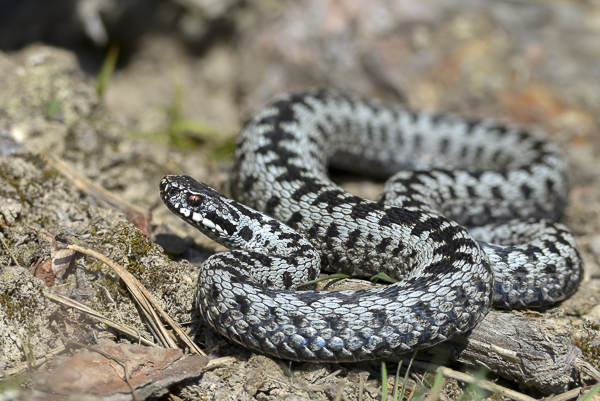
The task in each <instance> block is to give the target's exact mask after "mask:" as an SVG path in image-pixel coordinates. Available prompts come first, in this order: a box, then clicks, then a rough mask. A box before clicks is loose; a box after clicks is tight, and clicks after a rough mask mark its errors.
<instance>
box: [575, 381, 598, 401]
mask: <svg viewBox="0 0 600 401" xmlns="http://www.w3.org/2000/svg"><path fill="white" fill-rule="evenodd" d="M598 392H600V382H598V383H596V385H595V386H594V387H592V388H591V389H590V391H588V392H587V393H585V394H584V395H583V396H581V398H579V399H578V400H577V401H590V400H591V399H592V397H594V396H595V395H596V394H598Z"/></svg>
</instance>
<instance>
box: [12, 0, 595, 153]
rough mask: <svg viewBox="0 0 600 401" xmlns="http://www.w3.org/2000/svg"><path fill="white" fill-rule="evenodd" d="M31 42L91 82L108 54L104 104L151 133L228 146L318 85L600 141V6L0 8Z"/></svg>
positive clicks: (37, 4)
mask: <svg viewBox="0 0 600 401" xmlns="http://www.w3.org/2000/svg"><path fill="white" fill-rule="evenodd" d="M32 43H43V44H48V45H52V46H58V47H62V48H65V49H68V50H70V51H72V52H74V54H75V55H76V56H77V60H78V63H79V65H80V68H81V69H82V70H83V71H85V73H86V74H89V75H90V76H92V77H96V76H98V74H99V73H100V71H101V67H102V65H103V63H105V62H106V60H107V57H114V58H115V59H116V60H113V61H116V69H115V70H114V73H113V74H112V76H110V79H109V80H108V82H107V85H106V91H105V93H104V95H103V101H104V104H105V106H106V108H107V110H108V111H109V112H110V114H112V115H113V116H114V117H115V118H117V119H119V120H120V121H122V122H123V123H125V124H127V126H128V127H130V128H131V129H133V130H136V131H139V132H144V133H159V132H163V131H165V130H168V129H169V125H172V123H173V121H172V120H173V118H174V116H173V115H172V113H176V114H177V116H175V117H176V118H179V119H182V120H185V122H186V124H187V125H186V124H183V126H184V127H183V128H182V131H188V132H187V133H184V136H185V135H188V134H190V133H191V132H196V133H198V134H204V135H207V134H214V133H222V134H224V135H226V134H229V135H233V134H235V132H237V130H238V129H239V126H240V121H242V120H243V119H244V118H246V117H247V116H248V114H249V113H251V112H252V111H255V110H256V109H257V108H258V107H260V106H261V105H262V104H264V103H265V102H266V101H267V100H268V99H269V98H271V97H272V96H274V95H276V94H278V93H281V92H285V91H289V90H294V89H302V88H306V87H314V86H321V87H331V88H336V89H339V90H343V91H346V92H351V93H354V94H359V95H362V96H377V97H381V98H384V99H386V100H389V101H402V102H405V103H407V104H408V105H409V106H410V107H412V108H415V109H426V110H435V111H450V112H456V113H460V114H463V115H468V116H471V117H494V118H498V119H501V120H504V121H511V122H517V123H524V124H535V125H536V126H539V127H540V128H543V129H544V130H546V131H548V132H550V134H551V135H555V134H556V135H559V136H560V137H559V138H557V140H558V141H559V142H563V143H565V144H567V145H577V146H580V145H583V144H585V145H592V146H593V147H596V146H597V144H598V141H597V138H598V130H597V126H598V120H597V113H596V111H597V110H598V106H599V104H600V90H599V89H600V69H599V68H598V60H599V59H600V46H599V43H600V2H598V1H594V0H589V1H577V2H573V1H566V0H552V1H540V0H533V1H521V0H509V1H507V0H490V1H483V2H481V1H469V0H467V1H464V0H460V1H458V0H454V1H453V0H425V1H419V2H414V1H408V0H406V1H403V0H400V1H398V0H356V1H350V0H346V1H344V0H302V1H294V2H280V1H276V0H256V1H245V0H118V1H117V0H56V1H52V2H48V1H45V0H27V1H22V0H2V1H0V49H1V50H2V51H5V52H14V51H18V50H19V49H22V48H24V47H26V46H28V45H30V44H32ZM109 61H111V60H109ZM165 110H167V111H170V112H171V114H169V112H167V111H165ZM193 122H196V123H197V124H193Z"/></svg>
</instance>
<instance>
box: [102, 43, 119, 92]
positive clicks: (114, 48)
mask: <svg viewBox="0 0 600 401" xmlns="http://www.w3.org/2000/svg"><path fill="white" fill-rule="evenodd" d="M118 58H119V46H118V45H111V46H110V47H109V48H108V52H107V53H106V58H104V62H103V63H102V67H100V72H99V73H98V84H97V86H96V92H98V96H99V97H100V98H103V97H104V93H105V92H106V88H107V87H108V83H109V82H110V79H111V77H112V74H113V72H114V71H115V66H116V65H117V59H118Z"/></svg>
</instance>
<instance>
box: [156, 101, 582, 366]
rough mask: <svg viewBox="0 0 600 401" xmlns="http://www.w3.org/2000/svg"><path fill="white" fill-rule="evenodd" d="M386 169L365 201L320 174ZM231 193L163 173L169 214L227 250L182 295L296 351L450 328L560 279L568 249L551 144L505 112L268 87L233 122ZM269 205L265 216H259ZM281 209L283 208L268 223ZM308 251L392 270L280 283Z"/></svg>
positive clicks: (210, 316)
mask: <svg viewBox="0 0 600 401" xmlns="http://www.w3.org/2000/svg"><path fill="white" fill-rule="evenodd" d="M328 165H335V166H337V167H340V168H344V169H350V170H352V171H358V172H361V173H369V174H374V175H377V176H389V175H391V174H393V173H396V172H398V171H400V172H399V173H397V174H396V175H395V176H393V177H392V178H390V180H389V181H388V182H387V184H386V188H385V190H384V193H383V195H382V196H381V198H380V200H379V201H378V202H373V201H369V200H366V199H363V198H361V197H358V196H355V195H352V194H349V193H347V192H345V191H344V190H342V189H341V188H340V187H339V186H337V185H335V184H334V183H333V182H332V181H331V180H330V179H329V178H328V177H327V166H328ZM233 176H234V179H233V184H232V193H233V195H234V197H236V198H237V199H238V200H239V201H240V202H241V203H244V204H245V205H247V206H244V205H242V204H241V203H238V202H235V201H233V200H230V199H228V198H226V197H224V196H223V195H221V194H219V193H218V192H216V191H215V190H213V189H212V188H210V187H208V186H206V185H205V184H201V183H198V182H197V181H195V180H194V179H193V178H191V177H188V176H167V177H165V178H163V180H162V181H161V184H160V189H161V197H162V199H163V201H164V202H165V204H166V205H167V206H168V207H169V209H171V210H172V211H173V212H174V213H175V214H177V215H178V216H180V217H181V218H182V219H184V220H185V221H186V222H188V223H190V224H192V225H193V226H195V227H196V228H198V229H199V230H200V231H202V232H203V233H205V234H206V235H208V236H209V237H211V238H213V239H214V240H216V241H217V242H220V243H222V244H224V245H225V246H227V247H229V248H231V249H232V250H231V251H230V252H225V253H218V254H216V255H213V256H211V257H210V258H209V259H208V260H207V261H206V262H205V263H204V265H203V266H202V268H201V271H200V274H199V278H198V290H197V301H196V302H197V305H198V308H199V310H200V311H201V314H202V315H203V317H204V319H205V320H206V321H207V322H208V323H209V324H210V325H211V326H212V327H213V328H214V329H215V330H217V331H218V332H219V333H221V334H222V335H224V336H226V337H228V338H230V339H231V340H233V341H235V342H237V343H239V344H242V345H244V346H246V347H248V348H251V349H253V350H256V351H259V352H262V353H265V354H269V355H273V356H276V357H280V358H284V359H291V360H297V361H315V362H317V361H334V362H341V361H357V360H364V359H374V358H379V357H385V356H390V355H399V354H403V353H406V352H409V351H412V350H415V349H419V348H424V347H428V346H431V345H433V344H436V343H438V342H441V341H444V340H445V339H447V338H448V337H450V336H452V335H456V334H459V333H464V332H465V331H467V330H469V329H471V328H473V327H474V326H475V325H476V324H477V323H478V322H480V321H481V320H482V319H483V318H484V317H485V315H486V313H487V312H488V310H489V309H490V307H491V306H492V304H494V305H496V306H499V307H505V308H515V307H518V308H524V307H536V306H542V305H546V304H551V303H554V302H557V301H560V300H562V299H564V298H565V297H567V296H568V295H570V294H572V293H573V292H574V291H575V290H576V288H577V286H578V284H579V282H580V280H581V277H582V262H581V258H580V256H579V253H578V251H577V249H576V246H575V242H574V239H573V236H572V235H571V233H570V232H569V231H568V230H567V229H566V228H565V227H564V226H562V225H560V224H558V223H555V221H557V220H558V219H559V218H560V217H561V215H562V213H563V210H564V208H565V204H566V198H567V192H568V185H567V166H566V163H565V161H564V159H563V157H562V155H561V153H560V151H559V149H558V148H557V147H556V146H555V145H553V144H551V143H548V142H546V141H545V140H543V139H541V138H538V137H536V136H534V135H531V134H529V133H527V132H525V131H523V130H522V129H520V128H518V127H512V126H502V125H498V124H495V123H493V122H489V121H466V120H462V119H459V118H456V117H452V116H438V115H430V114H424V113H414V112H411V111H409V110H406V109H404V108H402V107H399V106H396V107H394V106H384V105H382V104H380V103H378V102H376V101H370V100H363V99H356V98H352V97H347V96H344V95H340V94H336V93H333V92H328V91H310V92H302V93H292V94H287V95H283V96H281V97H279V98H277V99H275V100H274V101H273V102H272V103H271V104H269V105H268V106H267V107H265V108H264V109H263V110H262V111H260V112H259V113H257V114H256V115H255V116H254V117H253V118H252V119H251V120H250V121H249V122H248V123H247V124H246V125H245V126H244V128H243V129H242V132H241V134H240V137H239V142H238V147H237V150H236V165H235V168H234V173H233ZM267 215H268V216H271V217H268V216H267ZM282 223H284V224H282ZM321 267H327V268H329V269H333V270H336V271H341V272H347V273H351V274H358V275H372V274H376V273H379V272H385V273H387V274H388V275H390V276H392V277H395V278H397V279H399V280H400V281H399V282H397V283H395V284H392V285H388V286H383V287H380V288H376V289H369V290H357V291H322V292H319V291H293V290H294V289H295V287H296V286H298V285H299V284H301V283H303V282H305V281H307V280H311V279H314V278H315V277H316V276H317V275H318V273H319V271H320V268H321Z"/></svg>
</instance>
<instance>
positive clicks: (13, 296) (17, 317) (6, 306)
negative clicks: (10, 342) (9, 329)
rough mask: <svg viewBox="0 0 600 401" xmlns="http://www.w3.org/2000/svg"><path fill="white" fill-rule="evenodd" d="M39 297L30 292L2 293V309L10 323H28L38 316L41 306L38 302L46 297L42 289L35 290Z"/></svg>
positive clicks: (0, 296) (0, 297)
mask: <svg viewBox="0 0 600 401" xmlns="http://www.w3.org/2000/svg"><path fill="white" fill-rule="evenodd" d="M33 291H37V292H38V294H37V296H32V294H30V293H29V292H28V291H26V292H25V293H24V292H23V291H3V292H2V293H0V309H1V310H2V311H4V313H5V314H6V318H7V319H8V320H9V321H12V322H14V321H20V322H27V321H31V319H32V318H33V317H34V316H36V315H37V314H38V311H39V310H40V307H41V306H40V305H39V302H38V300H39V299H41V297H43V296H44V295H43V294H42V290H41V289H40V288H35V289H33Z"/></svg>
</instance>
